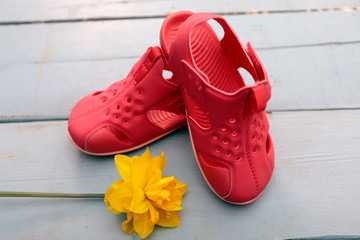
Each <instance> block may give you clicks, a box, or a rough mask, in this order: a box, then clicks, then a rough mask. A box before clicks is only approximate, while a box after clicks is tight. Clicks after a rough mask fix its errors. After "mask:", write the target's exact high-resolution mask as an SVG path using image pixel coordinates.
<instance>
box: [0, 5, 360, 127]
mask: <svg viewBox="0 0 360 240" xmlns="http://www.w3.org/2000/svg"><path fill="white" fill-rule="evenodd" d="M227 19H228V20H229V23H230V24H231V25H232V26H233V27H234V29H235V31H236V32H237V33H238V35H239V37H240V38H241V39H242V41H243V42H246V41H251V42H252V44H253V46H254V47H255V48H256V49H257V50H258V51H257V52H258V54H259V56H260V58H261V59H262V61H263V63H264V65H265V67H266V69H267V71H268V73H269V77H270V81H271V83H272V86H273V90H272V91H273V97H272V99H271V101H270V102H269V105H268V111H283V110H296V109H327V108H358V107H359V103H360V99H359V98H360V96H359V94H357V93H358V91H359V90H360V83H359V81H356V79H357V78H358V76H359V75H360V73H359V71H360V70H359V68H357V67H355V66H358V65H359V61H360V56H359V54H360V51H359V48H360V43H359V40H360V31H358V30H360V21H359V20H360V12H351V13H346V12H333V13H330V12H327V13H298V14H289V15H284V14H279V15H275V14H274V15H246V16H245V15H244V16H229V17H227ZM314 19H317V21H314ZM161 22H162V20H160V19H151V20H124V21H109V22H85V23H71V24H70V23H67V24H54V25H51V24H46V25H24V26H0V33H1V34H0V35H1V36H5V37H4V38H0V43H1V44H0V53H1V54H0V83H1V84H2V86H1V90H2V94H1V95H0V102H3V103H5V102H6V103H10V102H11V104H2V105H1V106H0V120H1V121H9V120H18V119H44V118H45V119H52V118H56V119H58V118H60V119H64V118H67V117H68V115H69V113H70V111H71V109H72V107H73V106H74V104H75V103H76V102H77V101H78V100H79V99H80V98H81V97H83V96H85V95H86V94H88V93H89V92H92V91H95V90H99V89H104V88H106V87H107V86H108V85H110V84H111V83H113V82H114V81H117V80H119V79H122V78H123V77H125V76H126V75H127V73H128V71H129V69H130V68H131V66H132V65H133V64H134V63H135V62H136V61H137V59H138V58H139V56H140V55H141V54H142V53H143V52H144V51H145V50H146V48H147V47H148V46H150V45H157V44H158V40H157V38H158V34H154V32H158V31H159V29H160V25H161ZM288 23H290V24H288ZM344 23H345V25H344ZM124 29H129V31H125V32H124V31H123V30H124ZM280 29H281V30H280ZM319 29H321V31H319ZM334 29H335V30H334ZM24 32H25V33H26V34H27V35H31V36H32V37H31V38H30V39H29V41H24V40H23V38H21V37H19V36H20V35H21V34H23V33H24ZM121 32H123V34H121ZM64 36H66V37H64ZM84 39H86V41H84ZM144 39H146V40H144ZM19 96H22V97H19ZM24 99H26V101H24ZM44 100H45V101H44Z"/></svg>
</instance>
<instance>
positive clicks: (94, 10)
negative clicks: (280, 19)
mask: <svg viewBox="0 0 360 240" xmlns="http://www.w3.org/2000/svg"><path fill="white" fill-rule="evenodd" d="M359 5H360V3H359V1H358V0H321V1H312V0H303V1H286V0H277V1H267V0H260V1H259V0H258V1H245V0H238V1H232V0H223V1H215V0H202V1H190V0H173V1H161V0H153V1H144V0H130V1H112V0H104V1H99V0H85V1H83V0H76V1H73V0H65V1H64V0H63V1H46V0H31V1H27V0H20V1H12V0H2V1H1V2H0V22H5V21H6V22H17V21H39V20H68V19H89V18H104V17H105V18H106V17H107V18H111V17H121V18H133V17H149V16H165V15H167V14H169V13H170V12H174V11H178V10H184V9H188V10H191V11H195V12H216V13H234V12H247V11H253V10H258V11H266V12H268V11H296V10H306V9H328V8H330V9H334V8H342V7H349V6H351V7H353V6H359ZM346 9H348V8H345V10H346Z"/></svg>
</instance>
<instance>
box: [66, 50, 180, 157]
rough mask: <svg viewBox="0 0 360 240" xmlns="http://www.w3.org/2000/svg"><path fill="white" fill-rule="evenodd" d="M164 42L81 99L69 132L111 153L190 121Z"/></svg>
mask: <svg viewBox="0 0 360 240" xmlns="http://www.w3.org/2000/svg"><path fill="white" fill-rule="evenodd" d="M164 69H165V70H166V69H168V68H167V66H166V63H165V61H164V60H163V55H162V52H161V49H160V48H159V47H150V48H149V49H148V50H147V51H146V53H145V54H144V55H143V56H142V58H141V59H140V60H139V61H138V62H137V63H136V64H135V65H134V67H133V68H132V70H131V71H130V73H129V75H128V76H127V77H126V78H125V79H123V80H120V81H118V82H115V83H114V84H112V85H111V86H110V87H108V88H107V89H106V90H104V91H97V92H94V93H91V94H90V95H88V96H86V97H84V98H83V99H81V100H80V101H79V102H78V103H77V104H76V105H75V107H74V109H73V110H72V112H71V114H70V117H69V122H68V135H69V137H70V139H71V140H72V142H73V143H74V144H75V146H77V147H78V148H79V149H80V150H81V151H83V152H85V153H88V154H93V155H110V154H116V153H122V152H127V151H131V150H134V149H137V148H140V147H142V146H144V145H147V144H149V143H150V142H152V141H155V140H157V139H159V138H161V137H162V136H164V135H167V134H169V133H170V132H172V131H174V130H175V129H177V128H179V127H181V126H184V125H186V119H185V110H184V104H183V101H182V96H181V92H180V90H179V88H178V85H177V84H176V82H175V81H174V79H173V78H171V79H164V78H163V75H162V73H163V70H164Z"/></svg>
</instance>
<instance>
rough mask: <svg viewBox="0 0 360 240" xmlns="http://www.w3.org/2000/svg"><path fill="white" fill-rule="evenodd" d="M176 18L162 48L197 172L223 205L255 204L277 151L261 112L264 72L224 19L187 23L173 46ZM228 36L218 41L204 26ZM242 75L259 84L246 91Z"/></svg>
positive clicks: (204, 17) (197, 18)
mask: <svg viewBox="0 0 360 240" xmlns="http://www.w3.org/2000/svg"><path fill="white" fill-rule="evenodd" d="M177 14H178V13H174V14H172V15H170V16H169V17H168V18H167V19H166V20H165V21H164V23H163V26H162V28H161V34H160V38H161V39H160V42H161V47H162V50H163V52H164V55H165V57H166V59H167V60H168V64H169V67H170V69H171V70H172V71H173V74H174V75H175V77H176V80H177V81H178V83H179V85H180V89H181V91H182V95H183V99H184V102H185V108H186V113H187V121H188V126H189V132H190V138H191V142H192V146H193V150H194V153H195V156H196V159H197V162H198V165H199V167H200V169H201V171H202V173H203V175H204V177H205V179H206V181H207V183H208V184H209V186H210V187H211V189H212V190H213V191H214V192H215V193H216V194H217V195H218V196H219V197H220V198H222V199H223V200H225V201H227V202H230V203H235V204H246V203H249V202H252V201H254V200H255V199H256V198H257V197H258V196H259V195H260V194H261V192H262V191H263V190H264V188H265V186H266V185H267V183H268V182H269V180H270V178H271V175H272V172H273V169H274V149H273V144H272V141H271V138H270V135H269V133H268V131H269V123H268V119H267V116H266V114H265V112H264V110H265V107H266V103H267V101H268V100H269V99H270V96H271V94H270V90H271V87H270V83H269V80H268V77H267V74H266V71H265V69H264V67H263V65H262V63H261V62H260V60H259V58H258V57H257V55H256V54H255V52H254V50H253V49H252V47H251V46H250V44H247V49H244V47H243V46H242V44H241V43H240V41H239V40H238V38H237V36H236V35H235V33H234V31H233V30H232V28H231V27H230V26H229V25H228V24H227V22H226V21H225V20H224V19H223V18H222V17H221V16H219V15H215V14H208V13H199V14H195V15H192V16H190V17H188V18H186V19H183V21H184V22H183V23H182V24H177V25H178V26H180V27H179V29H178V31H177V34H176V36H175V37H174V38H173V42H172V44H170V43H169V42H167V39H166V37H164V36H166V34H165V33H167V32H168V31H169V29H171V28H173V26H172V23H173V22H178V21H175V20H174V19H179V18H180V17H179V16H178V15H177ZM209 19H214V20H216V21H217V22H218V23H219V24H220V25H221V26H222V27H223V29H224V33H225V35H224V37H223V39H222V40H221V41H219V40H218V37H217V35H216V34H215V32H214V31H213V29H212V28H211V27H210V25H209V24H208V23H207V22H206V21H208V20H209ZM238 68H244V69H246V70H247V71H248V72H249V73H250V74H251V76H252V77H253V79H254V81H255V83H254V84H253V85H250V86H246V85H245V83H244V81H243V78H242V77H241V75H240V73H239V71H238Z"/></svg>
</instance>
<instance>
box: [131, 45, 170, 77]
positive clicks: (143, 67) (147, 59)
mask: <svg viewBox="0 0 360 240" xmlns="http://www.w3.org/2000/svg"><path fill="white" fill-rule="evenodd" d="M159 57H161V58H162V59H163V64H164V69H166V70H167V69H169V67H168V66H167V62H166V61H165V58H164V56H163V54H162V51H161V49H160V48H159V47H149V48H148V50H147V51H146V53H145V54H144V55H143V57H142V58H141V59H140V60H139V62H138V63H136V66H137V68H136V69H135V68H134V72H133V76H132V78H133V79H134V81H135V83H136V84H137V83H138V82H140V81H141V79H143V78H144V77H145V76H146V74H147V73H148V72H149V71H150V70H151V68H152V67H153V66H154V64H155V62H156V61H157V59H158V58H159Z"/></svg>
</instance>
